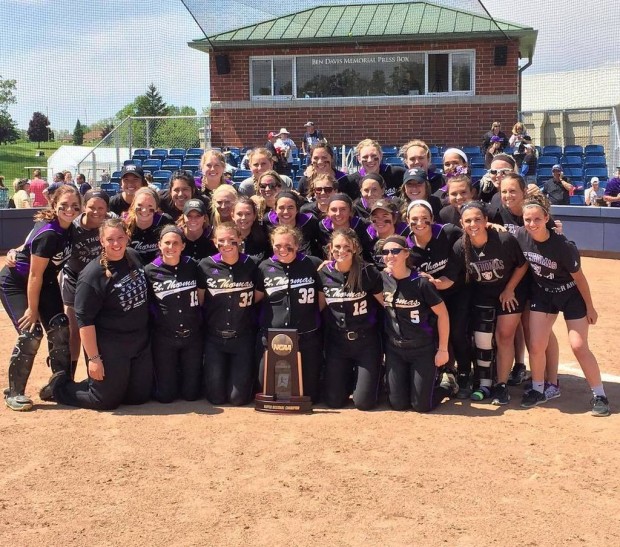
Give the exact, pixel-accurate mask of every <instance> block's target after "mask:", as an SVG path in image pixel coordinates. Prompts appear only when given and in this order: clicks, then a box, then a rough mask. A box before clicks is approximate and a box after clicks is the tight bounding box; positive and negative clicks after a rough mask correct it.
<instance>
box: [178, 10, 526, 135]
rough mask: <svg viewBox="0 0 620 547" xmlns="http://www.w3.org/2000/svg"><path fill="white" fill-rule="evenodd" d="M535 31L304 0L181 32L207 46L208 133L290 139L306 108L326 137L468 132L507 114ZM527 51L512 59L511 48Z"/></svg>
mask: <svg viewBox="0 0 620 547" xmlns="http://www.w3.org/2000/svg"><path fill="white" fill-rule="evenodd" d="M536 37H537V31H536V30H534V29H532V28H529V27H523V26H519V25H517V24H513V23H507V22H502V21H496V20H495V21H494V20H493V19H491V18H489V17H485V16H481V15H477V14H472V13H467V12H464V11H459V10H456V9H451V8H446V7H442V6H437V5H434V4H432V3H429V2H402V3H391V4H363V5H353V6H326V7H315V8H312V9H308V10H305V11H301V12H298V13H293V14H290V15H286V16H283V17H278V18H276V19H271V20H269V21H265V22H262V23H258V24H254V25H249V26H245V27H242V28H238V29H236V30H231V31H228V32H223V33H220V34H216V35H214V36H210V37H209V38H208V39H207V38H204V39H200V40H195V41H193V42H190V43H189V45H190V47H192V48H195V49H198V50H201V51H205V52H208V54H209V62H210V79H211V127H212V130H211V140H212V144H213V145H215V146H219V145H232V146H243V145H256V144H262V143H263V142H264V141H265V137H266V132H267V131H268V130H272V129H277V128H279V127H287V128H288V129H289V130H290V131H291V133H292V137H293V139H294V140H295V139H299V138H300V136H301V135H302V134H303V132H304V123H305V122H307V121H308V120H311V121H313V122H314V123H315V125H316V126H317V127H319V128H320V129H321V130H322V131H323V133H324V134H325V135H326V137H327V138H328V139H329V140H330V142H332V143H337V144H351V143H355V142H357V141H358V140H359V139H360V138H361V137H362V136H372V137H374V138H376V139H378V140H379V141H380V142H382V143H384V144H399V143H403V142H405V141H407V140H409V139H410V138H413V137H417V138H422V139H424V140H425V141H426V142H428V143H433V144H438V145H445V144H456V143H458V144H479V143H480V141H481V135H482V134H483V133H484V132H485V131H488V130H489V128H490V126H491V123H492V121H493V120H499V121H500V122H502V125H503V126H504V130H505V131H506V130H508V131H509V129H510V128H511V127H512V125H513V124H514V123H515V121H516V120H517V114H518V110H519V102H520V96H519V89H520V71H522V70H524V69H525V68H527V66H529V64H530V63H531V59H532V56H533V53H534V48H535V45H536ZM520 58H522V59H527V60H528V62H527V64H525V65H524V66H523V67H521V69H520V68H519V59H520Z"/></svg>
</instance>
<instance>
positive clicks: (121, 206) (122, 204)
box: [108, 192, 131, 217]
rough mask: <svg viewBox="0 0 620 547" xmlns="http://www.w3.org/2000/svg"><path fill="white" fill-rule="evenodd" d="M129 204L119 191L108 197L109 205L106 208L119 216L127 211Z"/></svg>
mask: <svg viewBox="0 0 620 547" xmlns="http://www.w3.org/2000/svg"><path fill="white" fill-rule="evenodd" d="M130 206H131V203H127V202H126V201H125V200H124V199H123V193H122V192H121V193H119V194H116V195H114V196H112V197H111V198H110V206H109V207H108V209H109V210H110V211H112V212H113V213H114V214H116V215H118V216H119V217H120V216H121V215H122V214H123V213H126V212H127V211H129V207H130Z"/></svg>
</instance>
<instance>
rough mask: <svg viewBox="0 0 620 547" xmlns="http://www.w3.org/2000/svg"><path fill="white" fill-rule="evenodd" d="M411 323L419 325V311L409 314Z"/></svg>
mask: <svg viewBox="0 0 620 547" xmlns="http://www.w3.org/2000/svg"><path fill="white" fill-rule="evenodd" d="M411 322H412V323H419V322H420V310H413V311H412V312H411Z"/></svg>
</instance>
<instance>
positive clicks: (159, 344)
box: [151, 330, 202, 403]
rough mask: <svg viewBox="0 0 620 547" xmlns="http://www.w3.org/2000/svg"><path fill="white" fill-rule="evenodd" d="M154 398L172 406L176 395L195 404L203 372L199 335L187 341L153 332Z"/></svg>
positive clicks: (193, 335)
mask: <svg viewBox="0 0 620 547" xmlns="http://www.w3.org/2000/svg"><path fill="white" fill-rule="evenodd" d="M151 350H152V353H153V371H154V382H155V384H154V396H155V399H157V400H158V401H159V402H160V403H171V402H172V401H174V400H175V399H177V398H178V397H179V396H180V397H181V398H182V399H185V400H186V401H195V400H196V399H198V397H199V396H200V376H201V373H202V333H201V332H200V331H199V330H198V331H196V333H194V334H192V335H191V336H188V337H187V338H175V337H174V336H173V335H172V334H171V333H169V332H166V331H162V330H156V331H155V335H154V336H153V338H152V340H151Z"/></svg>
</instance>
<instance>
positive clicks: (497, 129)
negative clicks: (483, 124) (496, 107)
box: [482, 122, 508, 154]
mask: <svg viewBox="0 0 620 547" xmlns="http://www.w3.org/2000/svg"><path fill="white" fill-rule="evenodd" d="M501 127H502V124H500V123H499V122H493V123H492V124H491V130H490V131H487V132H486V133H485V134H484V137H482V153H483V154H486V153H487V149H488V148H489V146H491V137H499V138H500V150H499V151H500V152H501V151H502V150H503V149H504V148H506V147H507V146H508V137H506V134H505V133H504V132H503V131H502V130H501Z"/></svg>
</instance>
